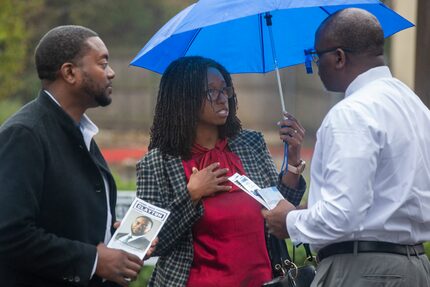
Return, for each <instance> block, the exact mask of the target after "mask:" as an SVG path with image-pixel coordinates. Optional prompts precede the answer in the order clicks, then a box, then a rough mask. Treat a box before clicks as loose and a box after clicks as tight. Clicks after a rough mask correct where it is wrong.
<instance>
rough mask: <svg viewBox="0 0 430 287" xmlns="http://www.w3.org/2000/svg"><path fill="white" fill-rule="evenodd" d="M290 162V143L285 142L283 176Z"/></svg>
mask: <svg viewBox="0 0 430 287" xmlns="http://www.w3.org/2000/svg"><path fill="white" fill-rule="evenodd" d="M287 164H288V143H286V142H284V159H283V160H282V165H281V177H282V176H283V175H284V172H285V169H286V167H287Z"/></svg>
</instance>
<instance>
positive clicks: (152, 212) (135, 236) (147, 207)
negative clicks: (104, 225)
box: [108, 198, 170, 259]
mask: <svg viewBox="0 0 430 287" xmlns="http://www.w3.org/2000/svg"><path fill="white" fill-rule="evenodd" d="M169 214H170V212H169V211H167V210H165V209H162V208H159V207H157V206H155V205H152V204H150V203H147V202H145V201H143V200H141V199H139V198H135V199H134V201H133V203H132V204H131V206H130V208H129V209H128V211H127V213H126V214H125V216H124V218H123V219H122V221H121V225H120V227H119V228H118V229H117V230H116V231H115V233H114V235H113V236H112V239H111V240H110V241H109V243H108V247H110V248H116V249H122V250H124V251H127V252H129V253H132V254H135V255H137V256H138V257H139V258H140V259H143V257H145V254H146V252H147V251H148V249H149V247H150V246H151V243H152V241H154V239H155V238H156V237H157V234H158V232H159V231H160V230H161V228H162V227H163V225H164V223H165V222H166V220H167V217H169Z"/></svg>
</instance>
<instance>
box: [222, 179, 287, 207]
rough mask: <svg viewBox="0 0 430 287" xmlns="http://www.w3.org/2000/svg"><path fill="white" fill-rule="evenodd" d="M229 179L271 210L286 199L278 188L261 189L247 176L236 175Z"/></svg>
mask: <svg viewBox="0 0 430 287" xmlns="http://www.w3.org/2000/svg"><path fill="white" fill-rule="evenodd" d="M228 179H229V180H230V181H231V182H233V183H234V184H235V185H237V186H238V187H239V188H240V189H242V190H243V191H245V192H246V193H247V194H249V195H250V196H251V197H252V198H254V199H255V200H257V201H258V202H259V203H260V204H261V205H263V206H264V207H265V208H267V209H269V210H270V209H273V208H275V206H276V205H277V204H278V202H279V201H280V200H282V199H284V197H283V196H282V194H281V193H280V192H279V190H278V188H277V187H276V186H271V187H267V188H263V189H261V188H260V187H259V186H258V185H257V184H255V182H253V181H252V180H251V179H249V178H248V177H247V176H246V175H240V174H238V173H235V174H233V175H232V176H230V177H229V178H228Z"/></svg>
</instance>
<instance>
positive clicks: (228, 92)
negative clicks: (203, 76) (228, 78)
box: [206, 87, 234, 102]
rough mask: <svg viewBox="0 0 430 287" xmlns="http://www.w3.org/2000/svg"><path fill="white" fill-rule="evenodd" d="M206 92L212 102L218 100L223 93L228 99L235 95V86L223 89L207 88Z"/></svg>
mask: <svg viewBox="0 0 430 287" xmlns="http://www.w3.org/2000/svg"><path fill="white" fill-rule="evenodd" d="M206 94H207V96H208V100H210V101H211V102H216V101H218V99H219V96H220V95H221V94H223V95H224V96H226V97H227V99H231V98H232V97H233V95H234V89H233V87H224V88H222V89H221V90H218V89H207V91H206Z"/></svg>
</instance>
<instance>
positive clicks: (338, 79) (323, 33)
mask: <svg viewBox="0 0 430 287" xmlns="http://www.w3.org/2000/svg"><path fill="white" fill-rule="evenodd" d="M343 13H344V14H348V13H349V14H351V15H352V14H354V15H355V16H357V17H363V18H366V17H369V16H368V14H366V12H364V11H362V10H359V9H348V10H345V11H344V12H343ZM328 29H330V27H326V25H323V26H321V27H320V28H319V29H318V31H317V33H316V35H315V50H316V51H323V50H326V49H328V48H334V47H337V46H339V43H336V42H335V41H334V40H333V39H330V38H329V37H328V36H327V30H328ZM384 65H385V62H384V56H383V55H379V56H372V55H369V54H368V53H358V52H355V53H347V52H345V51H344V50H342V49H341V48H338V49H336V50H335V51H333V52H330V53H326V54H323V55H321V57H320V59H319V64H318V75H319V76H320V78H321V81H322V82H323V84H324V86H325V87H326V89H327V90H328V91H332V92H342V93H344V92H345V91H346V89H347V88H348V86H349V85H350V84H351V82H352V81H354V79H355V78H357V76H358V75H360V74H362V73H364V72H366V71H368V70H370V69H372V68H375V67H379V66H384Z"/></svg>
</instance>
